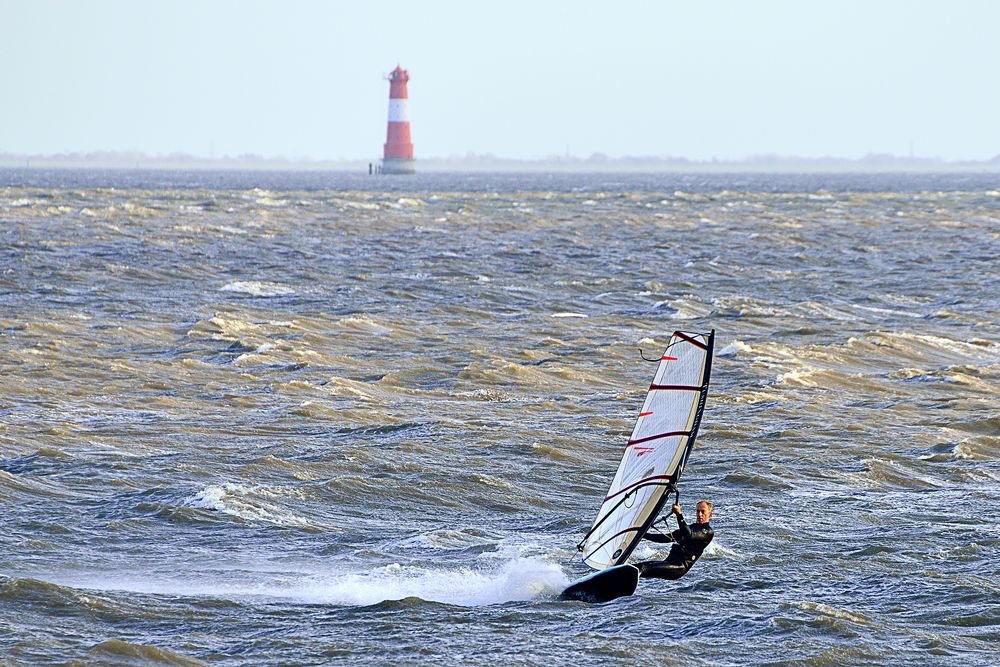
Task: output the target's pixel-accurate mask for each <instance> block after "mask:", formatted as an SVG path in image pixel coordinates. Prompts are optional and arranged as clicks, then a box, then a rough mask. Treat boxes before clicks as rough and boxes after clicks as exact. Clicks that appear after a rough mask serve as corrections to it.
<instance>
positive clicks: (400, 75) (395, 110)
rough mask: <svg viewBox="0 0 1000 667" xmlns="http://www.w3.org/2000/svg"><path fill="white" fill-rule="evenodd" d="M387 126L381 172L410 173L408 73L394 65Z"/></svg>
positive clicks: (411, 171) (411, 160) (390, 84)
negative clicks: (407, 108)
mask: <svg viewBox="0 0 1000 667" xmlns="http://www.w3.org/2000/svg"><path fill="white" fill-rule="evenodd" d="M388 78H389V127H388V129H387V130H386V135H385V153H384V155H383V157H382V173H384V174H412V173H413V172H414V171H415V170H414V167H413V144H412V143H410V117H409V116H408V115H407V113H406V82H407V81H409V80H410V74H409V72H407V71H406V70H405V69H403V68H402V67H400V66H399V65H396V69H394V70H392V73H391V74H389V77H388Z"/></svg>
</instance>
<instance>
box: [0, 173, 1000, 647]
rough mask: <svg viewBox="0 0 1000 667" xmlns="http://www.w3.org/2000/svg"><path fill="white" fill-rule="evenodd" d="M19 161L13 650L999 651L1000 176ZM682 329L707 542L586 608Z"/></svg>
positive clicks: (3, 356)
mask: <svg viewBox="0 0 1000 667" xmlns="http://www.w3.org/2000/svg"><path fill="white" fill-rule="evenodd" d="M0 183H2V184H3V185H2V187H0V503H2V507H0V511H2V516H3V519H2V524H0V525H2V531H0V656H2V660H0V662H4V663H6V664H12V665H34V664H53V663H66V662H67V661H74V662H72V664H79V665H84V664H86V665H95V664H123V663H127V664H142V665H160V664H170V665H175V664H202V663H207V664H218V665H237V664H254V665H284V664H301V665H321V664H346V663H356V662H362V663H376V662H385V661H389V662H393V663H401V664H406V663H424V662H429V663H441V664H461V663H472V664H498V663H506V662H512V663H518V664H559V663H568V662H571V661H572V662H574V663H579V664H605V663H611V664H727V663H733V662H747V663H766V662H771V661H792V662H796V663H801V664H811V665H840V664H868V663H872V662H878V663H904V662H905V663H913V664H947V663H950V664H962V665H969V664H982V665H986V664H991V663H993V662H994V661H995V659H996V656H997V653H996V649H997V645H998V641H1000V605H998V603H997V600H998V599H1000V519H998V518H997V510H998V508H1000V463H998V460H1000V399H998V392H1000V325H998V321H1000V270H998V268H997V267H998V264H997V256H998V255H1000V178H998V177H996V176H961V177H954V176H919V177H918V176H906V177H901V176H896V177H893V176H877V177H873V176H840V177H833V176H822V175H812V176H802V177H794V176H753V177H746V176H660V177H657V176H634V177H633V176H614V177H607V176H558V177H552V176H539V177H535V176H531V177H529V176H478V177H468V176H446V175H439V176H421V177H416V178H413V179H405V178H403V179H379V178H375V179H370V178H359V177H352V176H343V175H330V174H291V175H289V174H285V175H278V174H270V175H268V174H176V173H174V174H169V173H161V174H157V173H147V172H118V173H86V172H38V171H6V172H2V173H0ZM675 328H684V329H689V330H707V329H709V328H715V329H716V330H717V336H718V338H717V348H716V349H717V352H718V354H717V357H716V361H715V366H714V372H713V380H714V382H713V388H712V390H711V393H710V396H709V401H708V406H707V411H706V415H705V421H704V422H703V425H702V434H701V438H700V440H699V446H698V448H697V450H696V452H695V454H694V456H693V457H692V459H691V462H690V464H689V465H688V468H687V471H686V478H685V480H684V483H683V489H682V503H686V505H687V506H689V505H690V504H691V502H693V501H694V500H695V499H697V498H698V497H702V496H705V497H710V498H712V499H713V500H714V501H715V502H716V507H717V509H716V514H715V517H714V519H713V525H714V526H715V528H716V535H717V537H716V542H715V544H714V545H713V546H712V547H711V549H710V551H709V552H708V553H707V555H706V558H705V559H704V561H703V562H700V563H699V564H698V565H697V566H696V567H695V568H694V569H693V570H692V571H691V573H690V574H689V575H688V576H687V577H685V578H684V579H683V580H681V581H679V582H644V583H643V584H642V585H641V586H640V590H639V595H637V596H635V597H631V598H625V599H621V600H618V601H615V602H613V603H610V604H607V605H584V604H580V603H565V602H558V601H556V600H555V599H554V595H555V594H556V593H557V592H558V591H559V590H560V589H561V587H562V586H563V585H565V584H566V583H567V582H568V581H570V580H572V579H574V578H576V577H577V576H579V575H581V574H583V573H584V569H583V566H582V565H581V564H580V563H579V561H578V560H577V559H576V554H575V552H574V545H575V544H576V542H577V541H578V540H579V538H580V537H581V535H582V533H583V532H585V530H586V529H587V528H588V527H589V525H590V522H591V521H592V519H593V515H594V513H595V512H596V509H597V507H598V505H599V502H600V499H601V497H602V495H603V493H604V491H605V490H606V488H607V486H608V484H609V482H610V479H611V476H612V474H613V471H614V467H615V466H616V464H617V460H618V458H619V457H620V453H621V448H622V446H623V444H624V442H625V440H626V438H627V437H628V433H629V431H630V430H631V426H632V421H633V419H634V418H635V415H636V412H637V410H638V408H639V406H640V404H641V401H642V398H643V395H644V391H645V388H646V386H647V385H648V382H649V376H650V374H651V373H652V368H653V367H652V365H650V364H646V363H644V362H642V361H641V359H640V357H639V353H638V348H639V347H642V348H643V349H644V350H645V351H647V354H651V353H656V352H658V351H659V350H658V348H659V347H661V346H662V345H663V344H664V343H665V342H666V340H667V338H668V336H669V334H670V332H671V331H673V330H674V329H675ZM652 546H653V545H650V547H652ZM655 553H656V552H655V551H654V549H652V548H645V549H644V550H643V551H641V552H640V555H642V556H646V557H649V556H652V555H653V554H655Z"/></svg>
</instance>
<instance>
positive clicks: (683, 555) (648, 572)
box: [635, 514, 715, 579]
mask: <svg viewBox="0 0 1000 667" xmlns="http://www.w3.org/2000/svg"><path fill="white" fill-rule="evenodd" d="M677 526H678V528H677V530H675V531H674V532H672V533H670V534H669V535H659V534H653V535H650V534H649V533H646V534H645V535H643V538H644V539H647V540H649V541H650V542H659V543H660V544H668V543H671V542H672V543H673V546H672V547H670V554H669V555H668V556H667V559H666V560H647V561H643V562H641V563H636V564H635V566H636V567H637V568H639V576H640V577H647V578H655V579H680V578H681V577H683V576H684V575H685V574H687V571H688V570H690V569H691V566H692V565H694V562H695V561H696V560H698V559H699V558H700V557H701V553H702V552H703V551H704V550H705V547H707V546H708V544H709V542H711V541H712V537H713V536H714V535H715V531H713V530H712V527H711V526H710V525H708V524H707V523H695V524H692V525H690V526H689V525H687V524H686V523H684V517H682V516H681V515H680V514H678V515H677Z"/></svg>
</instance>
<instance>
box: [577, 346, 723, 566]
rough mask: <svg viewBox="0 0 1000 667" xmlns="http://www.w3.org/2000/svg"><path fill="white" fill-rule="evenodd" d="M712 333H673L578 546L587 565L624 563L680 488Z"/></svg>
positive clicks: (699, 406) (705, 383)
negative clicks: (620, 455) (588, 528)
mask: <svg viewBox="0 0 1000 667" xmlns="http://www.w3.org/2000/svg"><path fill="white" fill-rule="evenodd" d="M714 339H715V332H714V330H713V331H712V332H711V333H708V334H696V333H688V332H681V331H675V332H674V334H673V336H672V337H671V340H670V343H669V344H668V345H667V349H666V351H665V352H664V353H663V355H662V356H661V357H660V361H659V365H658V366H657V369H656V373H655V375H654V376H653V382H652V383H651V384H650V387H649V391H648V392H647V393H646V398H645V401H644V402H643V405H642V409H641V410H640V412H639V417H638V418H637V420H636V423H635V427H634V428H633V429H632V434H631V436H630V437H629V439H628V442H627V443H626V445H625V452H624V455H623V456H622V460H621V463H620V464H619V466H618V470H617V472H616V473H615V477H614V480H613V481H612V483H611V487H610V488H609V489H608V493H607V494H606V495H605V497H604V500H603V501H602V503H601V507H600V510H599V511H598V513H597V518H596V519H595V520H594V524H593V526H592V527H591V529H590V531H588V533H587V534H586V536H585V537H584V538H583V541H582V542H581V543H580V549H581V551H583V553H584V562H585V563H587V565H589V566H590V567H592V568H594V569H597V570H602V569H605V568H607V567H611V566H613V565H620V564H622V563H624V562H625V561H626V560H627V559H628V557H629V555H630V554H631V553H632V551H633V550H634V549H635V547H636V546H637V545H638V543H639V541H640V540H641V539H642V536H643V535H644V534H645V533H646V531H647V530H649V528H650V526H651V525H652V524H653V522H654V521H655V520H656V518H657V516H658V515H659V513H660V511H661V510H662V508H663V506H664V504H665V503H666V501H667V499H668V497H669V494H670V493H671V492H672V491H673V490H674V489H675V488H676V484H677V481H678V479H679V478H680V475H681V473H682V472H683V470H684V465H685V464H686V463H687V459H688V456H689V455H690V452H691V449H692V448H693V447H694V442H695V438H696V437H697V433H698V427H699V425H700V423H701V415H702V412H703V410H704V407H705V398H706V396H707V394H708V384H709V376H710V374H711V360H712V349H713V344H714Z"/></svg>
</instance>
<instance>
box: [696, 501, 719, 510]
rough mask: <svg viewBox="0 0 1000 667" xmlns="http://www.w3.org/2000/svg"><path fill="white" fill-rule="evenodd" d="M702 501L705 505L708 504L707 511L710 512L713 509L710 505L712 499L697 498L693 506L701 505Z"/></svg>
mask: <svg viewBox="0 0 1000 667" xmlns="http://www.w3.org/2000/svg"><path fill="white" fill-rule="evenodd" d="M702 503H705V504H706V505H708V511H709V512H711V511H712V510H713V509H714V508H713V507H712V501H711V500H699V501H698V502H697V503H695V505H694V506H695V507H697V506H698V505H701V504H702Z"/></svg>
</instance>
